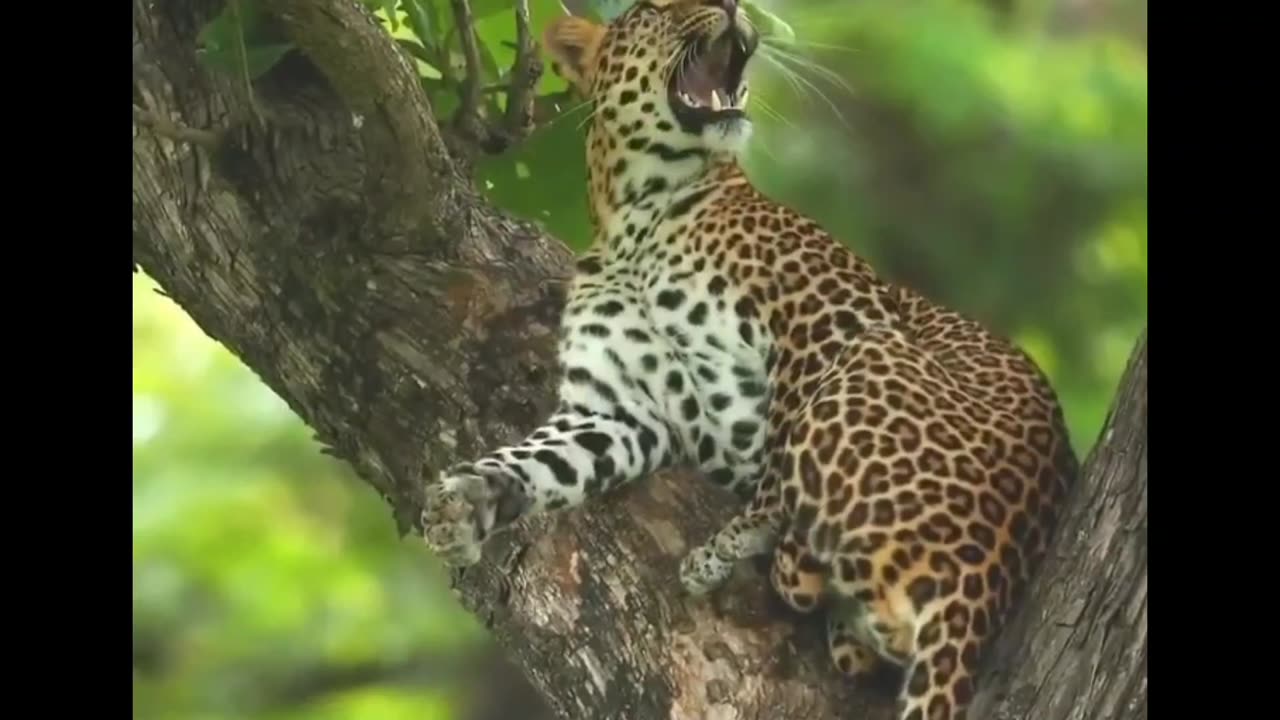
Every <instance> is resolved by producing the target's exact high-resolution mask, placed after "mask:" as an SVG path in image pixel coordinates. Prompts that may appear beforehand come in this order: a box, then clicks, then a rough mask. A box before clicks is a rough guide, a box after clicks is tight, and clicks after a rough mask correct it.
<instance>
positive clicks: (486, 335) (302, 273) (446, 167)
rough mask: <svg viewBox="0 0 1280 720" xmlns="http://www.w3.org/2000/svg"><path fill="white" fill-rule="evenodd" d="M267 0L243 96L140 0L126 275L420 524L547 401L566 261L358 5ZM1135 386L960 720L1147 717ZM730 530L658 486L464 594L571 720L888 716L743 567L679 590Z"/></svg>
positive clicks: (197, 13) (174, 20)
mask: <svg viewBox="0 0 1280 720" xmlns="http://www.w3.org/2000/svg"><path fill="white" fill-rule="evenodd" d="M262 2H263V5H264V6H265V7H266V8H267V9H268V11H269V12H270V13H271V14H272V15H273V16H274V17H275V18H277V19H278V20H279V21H280V22H281V25H282V27H283V28H284V30H285V31H286V32H287V33H288V34H289V35H290V37H291V39H292V40H293V42H295V43H296V44H297V46H298V47H299V48H301V50H302V52H301V53H294V54H291V55H289V56H287V57H286V59H285V60H284V61H283V62H282V63H281V64H280V65H279V66H278V67H276V68H275V69H274V70H272V71H271V72H270V73H268V74H267V75H265V76H263V77H261V78H259V79H257V80H256V81H255V85H254V92H253V94H252V96H250V94H249V93H247V92H246V91H245V84H244V82H237V81H236V80H235V79H234V78H228V77H224V76H222V75H219V74H216V73H210V72H209V71H207V70H206V69H204V67H202V66H201V65H200V64H199V63H198V62H197V58H196V54H195V51H196V33H197V32H198V31H199V29H200V27H201V26H202V25H203V24H204V23H205V22H206V21H207V20H208V19H209V18H211V17H213V16H214V15H215V14H216V13H217V12H218V11H219V10H220V6H219V3H216V2H207V1H202V0H146V1H145V2H144V0H134V5H133V10H134V14H133V23H134V25H133V28H134V35H133V43H134V45H133V48H134V71H133V93H134V106H135V109H134V116H135V122H134V127H133V137H134V145H133V148H134V149H133V184H134V190H133V212H134V221H133V222H134V226H133V233H134V240H133V252H134V260H135V263H136V264H137V266H139V267H141V268H142V269H144V270H145V271H146V272H147V273H148V274H149V275H150V276H151V277H152V278H154V279H155V280H156V281H157V282H158V283H159V285H160V286H161V287H162V288H163V290H164V292H165V293H166V294H167V295H168V296H169V297H171V298H172V299H173V300H174V301H175V302H177V303H178V304H179V305H180V306H181V307H182V308H184V310H185V311H186V312H187V313H188V314H189V315H190V316H191V317H192V318H193V319H194V321H195V322H197V323H198V324H199V325H200V327H202V328H203V329H204V330H205V331H206V332H207V333H208V334H209V335H210V336H211V337H213V338H214V339H216V340H217V341H219V342H221V343H223V344H224V345H225V346H226V347H228V348H229V349H231V350H232V351H233V352H234V353H235V354H236V355H237V356H238V357H239V358H240V359H241V360H242V361H243V362H244V363H245V364H246V365H247V366H248V367H250V368H252V369H253V370H254V371H255V372H257V373H258V374H259V376H260V377H261V378H262V380H263V381H264V382H265V383H266V384H267V385H269V386H270V387H271V388H272V389H273V390H274V391H275V392H276V393H278V394H279V395H280V396H281V397H282V398H284V399H285V400H286V401H287V402H288V403H289V405H290V406H291V407H292V408H293V410H294V411H295V412H296V413H297V414H298V415H299V416H300V417H301V418H302V419H303V420H304V421H305V422H307V423H308V424H309V426H310V427H312V428H313V429H314V430H315V432H316V435H317V439H318V440H319V441H320V442H321V443H322V444H323V445H324V446H325V449H326V451H327V452H331V453H332V454H334V455H336V456H338V457H340V458H342V459H344V460H345V461H347V462H349V463H350V464H351V465H352V466H353V467H354V468H355V469H356V471H357V472H358V473H359V475H360V476H361V477H362V478H363V479H364V480H365V481H366V482H367V483H368V484H369V485H371V486H372V487H373V488H375V489H377V490H378V491H379V492H380V493H381V494H382V495H383V496H384V497H385V498H386V500H387V502H388V503H389V505H390V507H391V508H392V510H393V514H394V518H395V520H396V524H397V526H398V527H399V530H400V531H401V532H403V533H412V532H416V531H417V528H416V527H415V523H416V518H417V516H418V513H419V511H420V508H421V498H422V494H421V490H422V483H423V478H424V477H426V476H427V475H434V474H435V473H436V472H437V470H438V469H439V468H441V467H443V466H445V465H447V464H449V463H451V462H453V461H455V460H457V459H459V458H463V457H469V456H472V455H475V454H478V453H480V452H482V451H484V450H487V449H489V448H491V447H493V446H495V445H497V444H498V443H502V442H505V441H511V440H514V439H517V438H518V437H520V436H522V435H523V433H525V432H527V431H528V430H529V429H531V428H532V427H533V426H535V425H536V424H537V423H538V421H539V420H540V419H541V418H542V417H544V416H545V415H546V414H547V413H548V412H549V411H550V410H551V408H552V398H553V391H554V380H555V376H556V373H557V367H556V365H555V344H556V343H555V333H556V326H557V321H558V313H559V308H560V302H561V299H562V297H563V288H564V283H565V280H566V279H567V277H568V274H569V271H570V253H569V252H568V251H567V250H566V249H565V248H564V247H563V246H562V245H561V244H560V243H559V242H557V241H556V240H555V239H554V238H550V237H548V236H547V235H546V234H545V233H544V232H543V231H542V230H540V229H539V228H538V227H537V226H536V225H534V224H532V223H530V222H526V221H523V220H520V219H517V218H513V217H510V216H508V215H506V214H504V213H502V212H500V211H499V210H497V209H495V208H493V207H491V206H490V205H488V204H486V202H485V201H484V199H483V198H482V197H481V195H480V194H479V193H478V192H477V191H476V190H475V189H474V187H473V185H472V182H471V180H470V179H469V171H468V162H467V157H466V153H465V143H463V142H461V141H455V140H454V139H453V137H454V133H452V132H451V131H450V129H449V128H447V127H444V126H442V125H438V124H437V123H435V122H434V121H433V120H432V113H431V110H430V107H429V106H428V103H427V100H426V98H425V96H424V94H423V93H422V92H421V90H420V87H419V85H418V83H417V81H416V77H415V75H414V71H413V69H412V67H411V65H410V64H409V63H408V62H407V61H406V60H405V58H404V57H403V56H402V55H401V54H400V53H399V52H398V51H397V49H396V47H395V46H394V44H393V43H391V42H390V41H389V39H388V38H387V36H386V34H385V33H384V32H383V31H382V30H381V28H379V27H378V26H377V25H376V22H375V21H374V20H373V19H372V18H371V17H370V16H369V15H367V14H366V13H365V12H364V11H363V10H362V9H361V8H360V6H359V5H358V4H357V3H355V2H352V1H351V0H270V1H267V0H262ZM578 191H579V190H577V189H574V188H566V189H565V192H578ZM1146 387H1147V383H1146V339H1145V334H1144V337H1143V338H1141V339H1140V340H1139V343H1138V347H1137V349H1136V351H1135V354H1134V357H1133V360H1132V364H1131V366H1130V367H1129V369H1128V371H1127V373H1126V375H1125V377H1124V379H1123V381H1122V383H1121V387H1120V392H1119V394H1118V396H1117V399H1116V402H1115V406H1114V410H1113V413H1112V415H1111V417H1110V418H1109V420H1108V422H1107V426H1106V429H1105V430H1104V431H1103V435H1102V440H1101V441H1100V442H1099V444H1098V447H1097V449H1096V450H1095V452H1094V453H1093V454H1092V456H1091V457H1090V458H1089V459H1088V461H1087V463H1086V470H1085V476H1084V478H1083V480H1082V483H1081V486H1080V488H1079V491H1078V493H1077V494H1076V495H1075V496H1074V498H1073V500H1072V501H1071V508H1070V510H1069V516H1068V518H1067V521H1066V525H1065V528H1064V531H1063V532H1061V533H1059V535H1058V541H1057V552H1056V553H1055V554H1054V555H1053V556H1052V558H1051V559H1050V561H1049V564H1048V565H1047V567H1046V568H1045V570H1044V572H1043V573H1042V574H1041V578H1040V580H1039V582H1038V583H1036V584H1035V585H1034V587H1032V588H1031V590H1030V591H1029V593H1028V595H1027V603H1026V605H1025V607H1024V609H1023V610H1022V612H1021V613H1019V615H1018V616H1017V617H1016V620H1015V622H1014V624H1013V625H1012V626H1011V627H1010V628H1009V631H1008V632H1006V633H1004V635H1003V636H1002V638H1003V639H1002V641H1001V643H1000V644H999V647H998V651H997V652H996V653H995V654H994V656H993V657H992V659H991V662H990V663H989V665H990V667H991V668H992V669H991V670H990V671H989V673H988V674H987V675H986V676H985V677H984V683H983V690H982V693H981V694H980V698H981V700H980V702H981V703H982V704H981V705H980V706H979V708H978V711H977V713H976V714H975V715H974V717H975V718H1029V719H1031V718H1034V719H1036V720H1060V719H1061V720H1065V719H1066V718H1072V719H1073V720H1074V719H1089V720H1121V719H1124V720H1128V719H1129V718H1145V717H1146V695H1147V690H1146V667H1145V664H1146V655H1147V636H1146V630H1147V616H1146V592H1147V569H1146V546H1147V541H1146V512H1147V468H1146ZM732 512H733V505H732V502H731V501H730V500H729V499H728V498H726V497H724V496H722V495H720V494H718V493H717V491H715V490H714V489H712V488H710V487H709V486H708V484H706V483H703V482H701V481H698V480H697V479H696V478H690V477H689V476H687V475H681V474H670V475H667V476H663V477H657V478H654V479H652V480H651V481H648V482H643V483H638V484H637V485H635V486H634V487H631V488H629V489H626V490H623V491H620V492H618V493H616V494H614V495H613V496H611V497H609V498H608V499H607V500H605V501H603V502H597V503H592V504H591V505H590V506H588V507H585V508H581V509H579V510H575V511H569V512H562V513H558V514H555V515H552V516H545V517H542V518H540V519H536V520H533V521H531V522H528V523H525V524H523V525H522V526H521V527H520V528H518V529H517V530H515V531H513V532H511V533H509V534H507V535H506V536H503V537H502V538H501V539H500V540H499V541H496V542H495V544H494V545H493V546H492V547H490V548H489V549H488V550H487V552H486V556H485V560H484V561H483V562H482V563H481V564H480V565H478V566H476V567H475V568H472V569H470V570H468V571H466V572H464V573H458V574H455V575H454V577H453V582H454V584H455V586H456V589H457V594H458V597H459V600H460V602H461V603H463V605H464V606H465V607H467V608H468V609H469V610H470V611H471V612H473V613H475V614H476V615H477V616H478V617H480V618H481V619H482V620H483V621H484V622H485V623H486V625H487V626H488V627H489V628H490V629H491V631H492V634H493V636H494V638H495V639H496V641H497V642H498V643H499V645H500V646H501V647H502V648H503V650H504V652H505V653H506V654H507V655H508V657H509V658H511V660H512V661H513V663H515V664H516V665H517V666H519V667H521V668H523V669H524V671H525V672H526V674H527V676H528V677H529V679H530V680H531V682H532V684H533V685H534V686H535V687H536V688H537V689H538V690H539V692H540V693H541V694H542V695H543V696H544V697H545V699H546V702H547V704H548V706H549V707H550V708H551V709H552V711H554V712H555V713H556V714H557V715H559V716H562V717H565V718H581V719H584V720H596V719H602V720H603V719H610V720H612V719H615V718H616V719H618V720H657V719H659V718H662V719H665V718H679V719H685V718H689V719H696V718H712V719H717V720H719V719H723V720H731V719H739V720H748V719H754V718H758V719H760V720H790V719H793V718H794V719H797V720H798V719H800V718H804V719H805V720H813V719H815V718H865V719H866V720H887V718H889V713H890V708H891V699H890V698H889V697H888V696H887V695H885V694H877V693H874V692H871V691H868V690H855V689H851V688H848V687H846V686H845V685H844V684H843V683H842V682H841V681H840V680H839V679H838V677H837V676H836V674H835V673H834V672H833V671H832V670H831V669H829V667H828V663H827V659H826V656H825V651H824V643H823V640H822V631H821V627H820V626H819V625H818V624H817V623H816V622H815V621H812V620H803V621H801V620H798V619H797V618H795V617H794V616H790V615H788V614H786V613H784V612H781V611H780V610H779V609H778V605H777V604H776V603H775V602H774V601H771V600H770V599H769V593H768V592H767V590H766V585H765V583H764V581H763V579H762V577H761V576H760V573H759V568H752V567H748V568H744V572H743V573H742V577H741V578H739V579H738V580H736V581H735V582H734V584H733V585H732V587H731V588H730V589H729V592H726V593H722V594H721V595H720V596H718V597H717V598H715V599H714V600H712V601H696V600H694V601H691V600H687V599H686V598H684V597H682V595H681V592H680V590H679V586H678V583H677V582H676V568H677V563H678V561H679V559H680V557H681V555H682V554H683V553H684V552H685V551H686V550H688V549H689V548H691V547H693V546H694V545H696V544H698V543H700V542H702V541H704V540H705V539H706V538H707V537H709V536H710V535H711V533H712V532H713V530H714V528H716V527H717V526H718V524H719V523H721V522H723V521H724V520H726V519H727V518H728V517H729V516H730V515H731V514H732Z"/></svg>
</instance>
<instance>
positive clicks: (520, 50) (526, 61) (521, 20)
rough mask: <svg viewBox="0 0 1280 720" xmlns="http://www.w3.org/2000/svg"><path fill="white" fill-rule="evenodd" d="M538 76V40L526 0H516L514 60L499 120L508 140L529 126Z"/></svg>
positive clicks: (524, 133)
mask: <svg viewBox="0 0 1280 720" xmlns="http://www.w3.org/2000/svg"><path fill="white" fill-rule="evenodd" d="M541 78H542V61H541V59H539V57H538V44H537V43H536V42H534V40H533V33H531V32H530V31H529V0H516V60H515V63H514V64H513V65H512V66H511V91H510V92H509V93H508V94H507V112H506V118H505V119H504V122H503V131H504V132H503V134H504V135H505V136H506V141H507V142H508V143H511V142H516V141H519V140H521V139H523V138H524V137H526V136H527V135H528V134H529V133H530V132H531V131H532V130H533V126H534V122H533V109H534V106H533V99H534V88H536V87H537V85H538V80H540V79H541Z"/></svg>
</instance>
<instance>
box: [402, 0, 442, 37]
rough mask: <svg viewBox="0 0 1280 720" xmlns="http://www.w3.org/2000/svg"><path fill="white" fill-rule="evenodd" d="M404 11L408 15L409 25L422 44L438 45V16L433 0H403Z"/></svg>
mask: <svg viewBox="0 0 1280 720" xmlns="http://www.w3.org/2000/svg"><path fill="white" fill-rule="evenodd" d="M404 11H405V13H407V14H408V15H409V27H411V28H413V34H414V35H417V36H418V39H419V40H421V41H422V44H423V45H438V44H439V42H438V41H439V39H440V38H439V37H438V36H437V32H438V29H439V28H440V16H439V15H438V14H437V13H436V6H435V3H434V2H433V0H404Z"/></svg>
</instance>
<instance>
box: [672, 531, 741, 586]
mask: <svg viewBox="0 0 1280 720" xmlns="http://www.w3.org/2000/svg"><path fill="white" fill-rule="evenodd" d="M732 574H733V563H731V562H729V561H728V560H725V559H724V558H722V557H720V556H719V555H717V554H716V552H715V550H714V549H713V548H712V546H711V544H710V543H708V544H706V545H702V546H700V547H697V548H695V549H694V550H693V551H692V552H690V553H689V554H688V555H686V556H685V557H684V560H682V561H680V584H681V585H683V586H684V589H685V592H687V593H689V594H690V595H694V596H698V595H706V594H707V593H709V592H711V591H712V590H715V589H716V588H719V587H720V586H721V585H724V584H725V583H726V582H728V580H729V576H730V575H732Z"/></svg>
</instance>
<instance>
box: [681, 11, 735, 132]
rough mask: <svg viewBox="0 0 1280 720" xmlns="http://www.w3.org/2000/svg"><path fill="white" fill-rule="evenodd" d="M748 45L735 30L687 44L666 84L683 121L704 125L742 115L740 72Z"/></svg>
mask: <svg viewBox="0 0 1280 720" xmlns="http://www.w3.org/2000/svg"><path fill="white" fill-rule="evenodd" d="M750 44H751V40H750V39H749V38H748V37H747V36H745V35H743V34H741V33H740V32H738V31H737V30H736V29H730V30H728V31H727V32H724V33H721V35H720V37H718V38H716V39H715V40H710V41H708V40H706V39H705V38H703V39H698V40H695V41H693V42H692V43H690V44H689V46H688V47H687V48H686V49H685V51H684V53H683V56H682V59H681V61H680V64H679V65H678V66H677V68H676V71H675V72H673V73H672V74H671V83H670V86H669V87H668V94H669V96H670V102H671V108H672V110H674V111H675V113H676V115H677V117H679V119H680V120H681V121H682V122H683V123H685V124H692V125H703V124H706V123H709V122H717V121H720V120H725V119H729V118H733V117H743V116H745V114H746V113H745V112H744V108H745V107H746V105H747V84H746V82H745V80H744V79H743V73H744V71H745V70H746V66H747V60H748V59H749V58H750V57H751V51H752V50H753V48H752V47H751V46H750Z"/></svg>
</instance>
